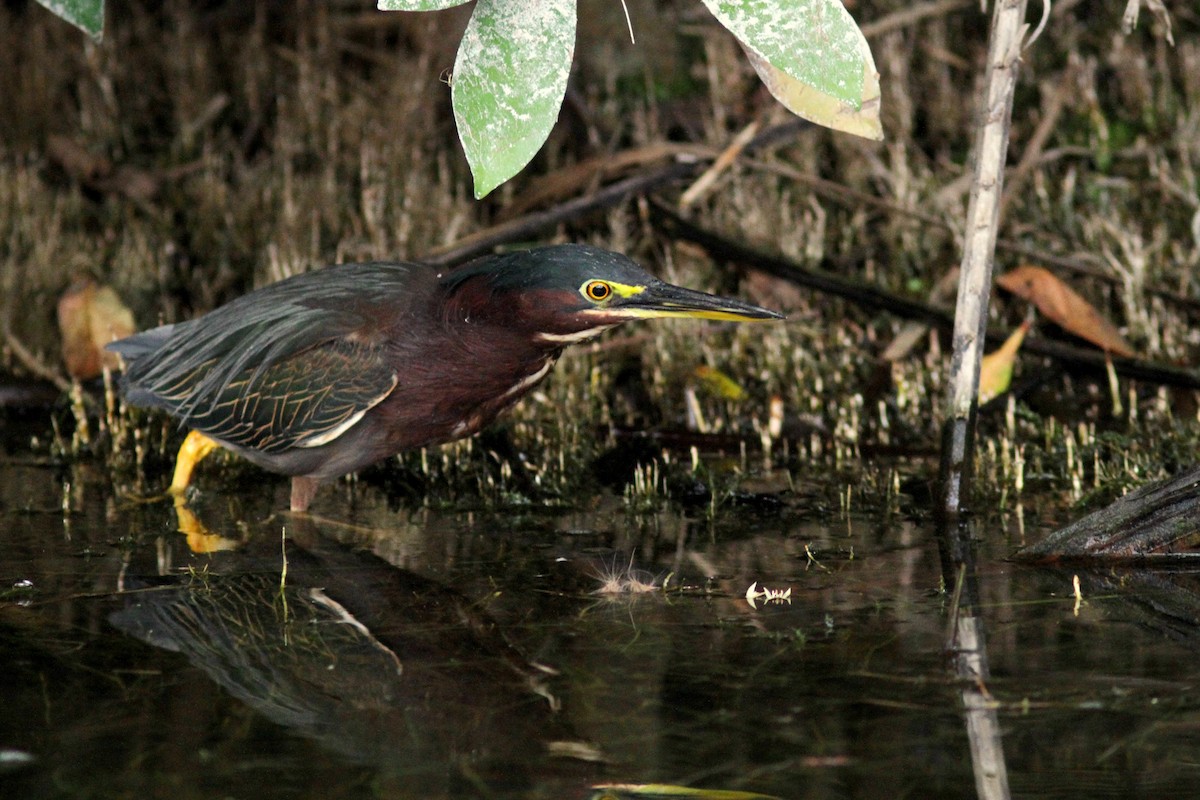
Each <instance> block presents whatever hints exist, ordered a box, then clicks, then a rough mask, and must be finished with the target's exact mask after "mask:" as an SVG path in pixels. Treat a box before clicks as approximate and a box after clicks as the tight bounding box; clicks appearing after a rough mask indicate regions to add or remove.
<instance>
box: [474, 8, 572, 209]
mask: <svg viewBox="0 0 1200 800" xmlns="http://www.w3.org/2000/svg"><path fill="white" fill-rule="evenodd" d="M574 51H575V0H479V2H478V4H477V5H476V6H475V11H474V12H473V13H472V14H471V21H470V22H469V23H468V24H467V30H466V32H465V33H463V38H462V42H461V43H460V44H459V46H458V57H457V58H456V59H455V62H454V75H453V78H452V80H451V96H452V98H453V101H454V119H455V122H457V123H458V136H459V138H460V139H461V140H462V144H463V150H464V151H466V155H467V162H468V163H469V164H470V165H471V173H472V175H474V177H475V196H476V197H477V198H478V197H483V196H484V195H486V194H487V193H488V192H490V191H492V189H495V188H496V187H497V186H499V185H500V184H502V183H504V182H505V181H506V180H508V179H509V178H511V177H512V176H513V175H515V174H517V172H519V171H520V170H521V168H522V167H524V166H525V165H526V164H528V163H529V160H530V159H531V158H533V155H534V153H536V152H537V151H538V149H539V148H540V147H541V146H542V143H543V142H545V141H546V137H547V136H548V135H549V134H550V129H551V128H552V127H553V126H554V122H555V120H557V119H558V110H559V108H560V107H561V106H562V100H563V96H564V95H565V94H566V91H567V76H568V75H569V74H570V72H571V57H572V55H573V54H574Z"/></svg>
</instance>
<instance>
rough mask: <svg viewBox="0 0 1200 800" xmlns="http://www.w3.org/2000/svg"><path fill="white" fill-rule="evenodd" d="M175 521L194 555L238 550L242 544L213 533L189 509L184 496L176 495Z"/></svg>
mask: <svg viewBox="0 0 1200 800" xmlns="http://www.w3.org/2000/svg"><path fill="white" fill-rule="evenodd" d="M174 499H175V520H176V527H177V528H178V529H179V532H180V533H182V534H183V535H184V536H186V537H187V545H188V549H189V550H191V551H192V552H193V553H216V552H218V551H221V550H236V549H237V548H239V547H241V546H242V543H241V542H239V541H237V540H236V539H229V538H227V537H225V536H222V535H221V534H219V533H213V532H212V531H210V530H209V529H208V526H207V525H205V524H204V523H203V522H201V521H200V517H198V516H196V512H194V511H192V510H191V509H190V508H188V505H187V501H186V500H185V499H184V498H183V495H182V494H176V495H175V498H174Z"/></svg>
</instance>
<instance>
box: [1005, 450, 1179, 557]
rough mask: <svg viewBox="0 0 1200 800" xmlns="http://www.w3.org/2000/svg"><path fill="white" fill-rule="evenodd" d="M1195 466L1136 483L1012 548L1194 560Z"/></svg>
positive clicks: (1030, 552)
mask: <svg viewBox="0 0 1200 800" xmlns="http://www.w3.org/2000/svg"><path fill="white" fill-rule="evenodd" d="M1198 543H1200V466H1196V467H1192V468H1191V469H1189V470H1187V471H1186V472H1184V473H1183V474H1181V475H1178V476H1176V477H1174V478H1169V479H1167V480H1165V481H1160V482H1158V483H1152V484H1150V485H1148V486H1143V487H1141V488H1140V489H1136V490H1134V491H1132V492H1130V493H1129V494H1127V495H1125V496H1124V497H1122V498H1120V499H1119V500H1116V501H1115V502H1113V503H1112V504H1111V505H1108V506H1106V507H1104V508H1101V509H1099V510H1097V511H1093V512H1092V513H1091V514H1088V515H1087V516H1086V517H1083V518H1082V519H1079V520H1077V521H1075V522H1073V523H1071V524H1070V525H1068V526H1066V527H1065V528H1062V529H1060V530H1057V531H1055V532H1054V533H1052V534H1050V536H1048V537H1046V538H1045V539H1044V540H1043V541H1041V542H1039V543H1037V544H1035V545H1031V546H1029V547H1026V548H1024V549H1022V550H1020V551H1018V552H1017V553H1016V555H1015V557H1016V558H1018V559H1020V560H1023V561H1032V562H1036V563H1103V564H1113V563H1125V564H1143V563H1145V564H1151V563H1154V564H1158V563H1164V562H1172V563H1200V551H1197V550H1196V545H1197V544H1198Z"/></svg>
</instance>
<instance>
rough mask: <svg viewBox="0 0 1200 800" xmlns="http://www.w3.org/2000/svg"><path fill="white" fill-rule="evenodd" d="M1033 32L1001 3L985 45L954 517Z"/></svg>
mask: <svg viewBox="0 0 1200 800" xmlns="http://www.w3.org/2000/svg"><path fill="white" fill-rule="evenodd" d="M1028 27H1029V26H1028V25H1026V24H1025V0H997V2H996V3H995V11H994V14H993V16H992V30H991V36H990V40H989V42H988V62H987V63H988V67H987V79H986V81H985V84H984V97H983V102H982V104H981V106H980V109H979V112H978V119H977V123H976V124H977V126H978V127H977V129H976V135H975V174H974V178H973V180H972V183H971V199H970V204H969V205H968V208H967V220H966V227H965V231H966V233H965V237H964V242H963V259H962V271H961V278H960V280H959V284H958V305H957V308H956V310H955V318H954V342H953V357H952V359H951V362H950V386H949V391H948V395H947V414H946V423H945V429H944V435H943V440H942V448H943V449H942V476H941V477H942V484H941V485H942V492H943V496H942V500H943V502H942V507H941V510H942V511H943V512H944V513H945V514H947V515H949V516H956V515H957V514H958V513H959V512H960V511H961V510H962V504H963V502H964V498H965V497H966V495H967V480H968V477H969V475H970V471H971V469H972V457H973V455H974V438H975V407H976V396H977V394H978V392H979V365H980V362H981V360H982V358H983V340H984V333H985V331H986V329H987V305H988V298H989V296H990V293H991V284H992V259H993V256H994V254H995V251H996V233H997V227H998V225H999V218H1000V197H1001V191H1002V189H1003V184H1004V163H1005V156H1006V153H1007V151H1008V131H1009V123H1010V120H1011V117H1012V103H1013V91H1014V89H1015V87H1016V83H1017V67H1018V65H1019V62H1020V56H1021V47H1022V43H1023V41H1024V38H1025V34H1026V32H1027V30H1028Z"/></svg>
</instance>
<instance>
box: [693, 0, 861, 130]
mask: <svg viewBox="0 0 1200 800" xmlns="http://www.w3.org/2000/svg"><path fill="white" fill-rule="evenodd" d="M704 4H705V5H706V6H708V9H709V11H711V12H712V13H713V16H715V17H716V18H717V21H718V22H720V23H721V24H722V25H724V26H725V27H726V28H728V29H729V31H730V32H731V33H732V34H733V35H734V36H736V37H737V38H738V40H739V41H740V42H741V43H742V46H743V47H745V48H746V49H747V50H748V51H750V52H752V53H756V54H757V55H758V56H759V57H760V58H761V59H762V60H765V61H766V62H767V63H769V64H771V65H772V66H773V67H774V68H775V69H777V70H779V71H780V72H782V73H783V74H784V75H789V76H791V77H792V78H794V79H795V80H797V81H800V82H801V83H804V84H807V85H808V86H811V87H812V88H813V89H815V90H816V91H818V92H820V93H821V94H822V95H827V96H829V97H832V98H834V99H835V100H838V101H840V102H842V103H844V104H846V105H849V106H850V107H852V108H855V109H857V108H858V106H859V104H860V103H861V102H862V98H863V82H864V75H866V74H867V71H868V70H867V64H866V61H870V50H868V49H866V48H864V46H863V45H864V39H863V35H862V32H861V31H859V29H858V25H856V24H855V22H854V19H853V18H852V17H851V16H850V12H848V11H847V10H846V8H845V6H843V5H842V0H704ZM864 52H866V54H867V57H866V59H865V60H864V57H863V54H864ZM874 71H875V69H874V64H871V68H870V72H871V73H874ZM760 73H761V71H760ZM785 105H786V104H785ZM802 116H806V115H802Z"/></svg>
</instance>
